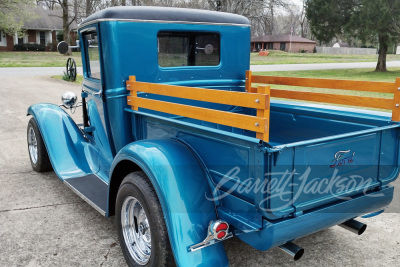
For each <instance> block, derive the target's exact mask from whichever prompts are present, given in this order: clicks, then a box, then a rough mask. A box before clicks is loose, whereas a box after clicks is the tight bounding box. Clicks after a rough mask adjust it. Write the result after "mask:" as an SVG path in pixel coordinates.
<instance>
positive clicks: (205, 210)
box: [111, 139, 228, 266]
mask: <svg viewBox="0 0 400 267" xmlns="http://www.w3.org/2000/svg"><path fill="white" fill-rule="evenodd" d="M127 160H128V161H131V162H133V163H134V164H136V165H137V166H139V168H140V169H142V170H143V171H144V172H145V173H146V175H147V176H148V177H149V179H150V181H151V183H152V184H153V186H154V188H155V190H156V192H157V195H158V198H159V200H160V204H161V207H162V210H163V214H164V218H165V223H166V226H167V229H168V234H169V239H170V243H171V247H172V250H173V252H174V256H175V260H176V263H177V264H178V266H228V259H227V256H226V252H225V250H224V246H223V245H222V243H218V244H215V245H213V246H209V247H206V248H204V249H201V250H197V251H195V252H188V248H189V246H191V245H194V244H197V243H199V242H201V241H203V240H204V239H205V237H206V236H207V228H208V224H209V222H210V221H212V220H215V219H216V218H217V215H216V211H215V206H214V202H212V201H209V200H207V199H206V195H207V196H211V191H210V187H209V184H208V181H207V178H206V176H205V172H204V170H203V169H202V167H201V165H200V163H199V161H198V159H197V158H196V156H195V154H194V153H193V152H192V151H191V150H190V149H189V148H188V147H187V146H185V145H184V144H182V143H180V142H179V141H177V140H172V139H159V140H145V141H138V142H135V143H131V144H129V145H127V146H125V147H124V148H123V149H122V150H121V151H120V152H119V153H118V154H117V156H116V158H115V160H114V163H113V165H112V167H111V174H112V173H114V172H115V171H116V170H117V169H118V165H119V163H121V165H120V166H122V165H123V163H124V162H126V161H127ZM117 178H118V177H114V176H112V175H111V187H112V183H113V182H117V180H119V179H117ZM119 178H120V177H119ZM114 180H115V181H114Z"/></svg>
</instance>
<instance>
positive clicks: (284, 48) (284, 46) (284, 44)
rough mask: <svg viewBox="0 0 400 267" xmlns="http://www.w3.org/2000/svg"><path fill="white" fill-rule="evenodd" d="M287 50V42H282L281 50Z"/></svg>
mask: <svg viewBox="0 0 400 267" xmlns="http://www.w3.org/2000/svg"><path fill="white" fill-rule="evenodd" d="M285 50H286V43H281V51H285Z"/></svg>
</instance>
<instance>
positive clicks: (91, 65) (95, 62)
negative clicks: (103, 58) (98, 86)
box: [83, 33, 101, 79]
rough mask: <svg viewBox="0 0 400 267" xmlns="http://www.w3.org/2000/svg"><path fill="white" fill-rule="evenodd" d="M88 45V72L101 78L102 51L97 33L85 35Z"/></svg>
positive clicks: (86, 44) (93, 76)
mask: <svg viewBox="0 0 400 267" xmlns="http://www.w3.org/2000/svg"><path fill="white" fill-rule="evenodd" d="M83 40H84V42H85V47H86V49H87V50H86V62H87V64H86V65H87V74H88V76H89V77H90V78H94V79H100V77H101V76H100V53H99V42H98V38H97V33H90V34H86V35H84V36H83Z"/></svg>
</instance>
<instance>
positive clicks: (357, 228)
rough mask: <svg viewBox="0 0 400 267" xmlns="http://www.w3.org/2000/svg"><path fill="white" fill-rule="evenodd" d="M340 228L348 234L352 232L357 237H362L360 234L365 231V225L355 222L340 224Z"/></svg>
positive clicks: (349, 221)
mask: <svg viewBox="0 0 400 267" xmlns="http://www.w3.org/2000/svg"><path fill="white" fill-rule="evenodd" d="M339 226H340V227H343V228H344V229H346V230H349V231H350V232H353V233H355V234H357V235H362V233H364V232H365V230H366V229H367V225H366V224H364V223H361V222H359V221H356V220H353V219H352V220H348V221H347V222H344V223H342V224H339Z"/></svg>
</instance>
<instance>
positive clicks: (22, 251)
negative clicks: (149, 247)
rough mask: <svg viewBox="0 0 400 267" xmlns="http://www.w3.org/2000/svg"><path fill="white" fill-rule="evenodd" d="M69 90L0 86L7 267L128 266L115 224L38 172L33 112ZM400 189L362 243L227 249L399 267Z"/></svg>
mask: <svg viewBox="0 0 400 267" xmlns="http://www.w3.org/2000/svg"><path fill="white" fill-rule="evenodd" d="M0 72H1V69H0ZM64 91H74V92H76V93H77V94H79V91H80V87H79V86H76V85H71V84H70V83H67V82H64V81H58V80H53V79H50V78H47V77H23V76H21V77H18V78H15V77H2V78H1V79H0V95H1V96H0V148H1V149H0V170H1V171H0V183H1V187H0V266H7V267H8V266H74V267H75V266H85V267H86V266H103V267H104V266H125V261H124V259H123V256H122V253H121V251H120V247H119V244H118V240H117V232H116V227H115V225H114V218H104V217H102V216H101V215H100V214H99V213H98V212H97V211H95V210H94V209H93V208H91V207H90V206H89V205H88V204H86V203H85V202H84V201H82V200H81V199H80V198H79V197H78V196H76V195H75V194H74V193H73V192H72V191H71V190H69V189H68V188H67V187H66V186H64V185H63V184H62V182H61V181H60V180H59V179H58V178H57V177H56V175H55V174H54V173H53V172H48V173H42V174H38V173H35V172H33V171H32V169H31V166H30V162H29V157H28V152H27V146H26V125H27V122H28V120H29V117H27V116H26V110H27V107H28V106H29V105H31V104H34V103H40V102H49V103H59V102H60V96H61V94H62V93H63V92H64ZM80 115H81V114H80V113H79V111H77V113H76V114H74V115H73V117H74V118H75V119H76V120H77V121H79V120H80ZM396 186H397V189H396V198H395V200H394V203H393V204H392V205H391V207H390V208H389V209H388V210H387V212H386V213H384V214H382V215H380V216H378V217H374V218H371V219H361V221H363V222H366V223H368V229H367V231H366V233H365V234H364V235H362V236H357V235H355V234H353V233H350V232H348V231H346V230H344V229H342V228H340V227H337V226H336V227H332V228H330V229H327V230H324V231H322V232H319V233H316V234H313V235H311V236H308V237H305V238H301V239H299V240H298V241H296V243H297V244H298V245H300V246H302V247H303V248H304V249H305V251H306V252H305V255H304V257H303V258H302V259H301V260H300V261H298V262H293V261H292V260H291V259H290V257H288V256H286V255H285V254H284V253H283V252H281V251H280V250H279V249H272V250H270V251H267V252H260V251H256V250H255V249H253V248H251V247H250V246H248V245H246V244H244V243H242V242H239V241H238V240H237V239H235V238H233V239H230V240H228V241H226V242H225V248H226V251H227V253H228V257H229V259H230V262H231V266H240V267H241V266H254V267H256V266H307V267H310V266H318V267H319V266H399V262H400V212H399V211H400V210H399V206H400V205H399V203H400V199H399V193H400V192H399V188H400V187H399V183H398V182H397V183H396ZM299 227H301V225H299Z"/></svg>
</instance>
